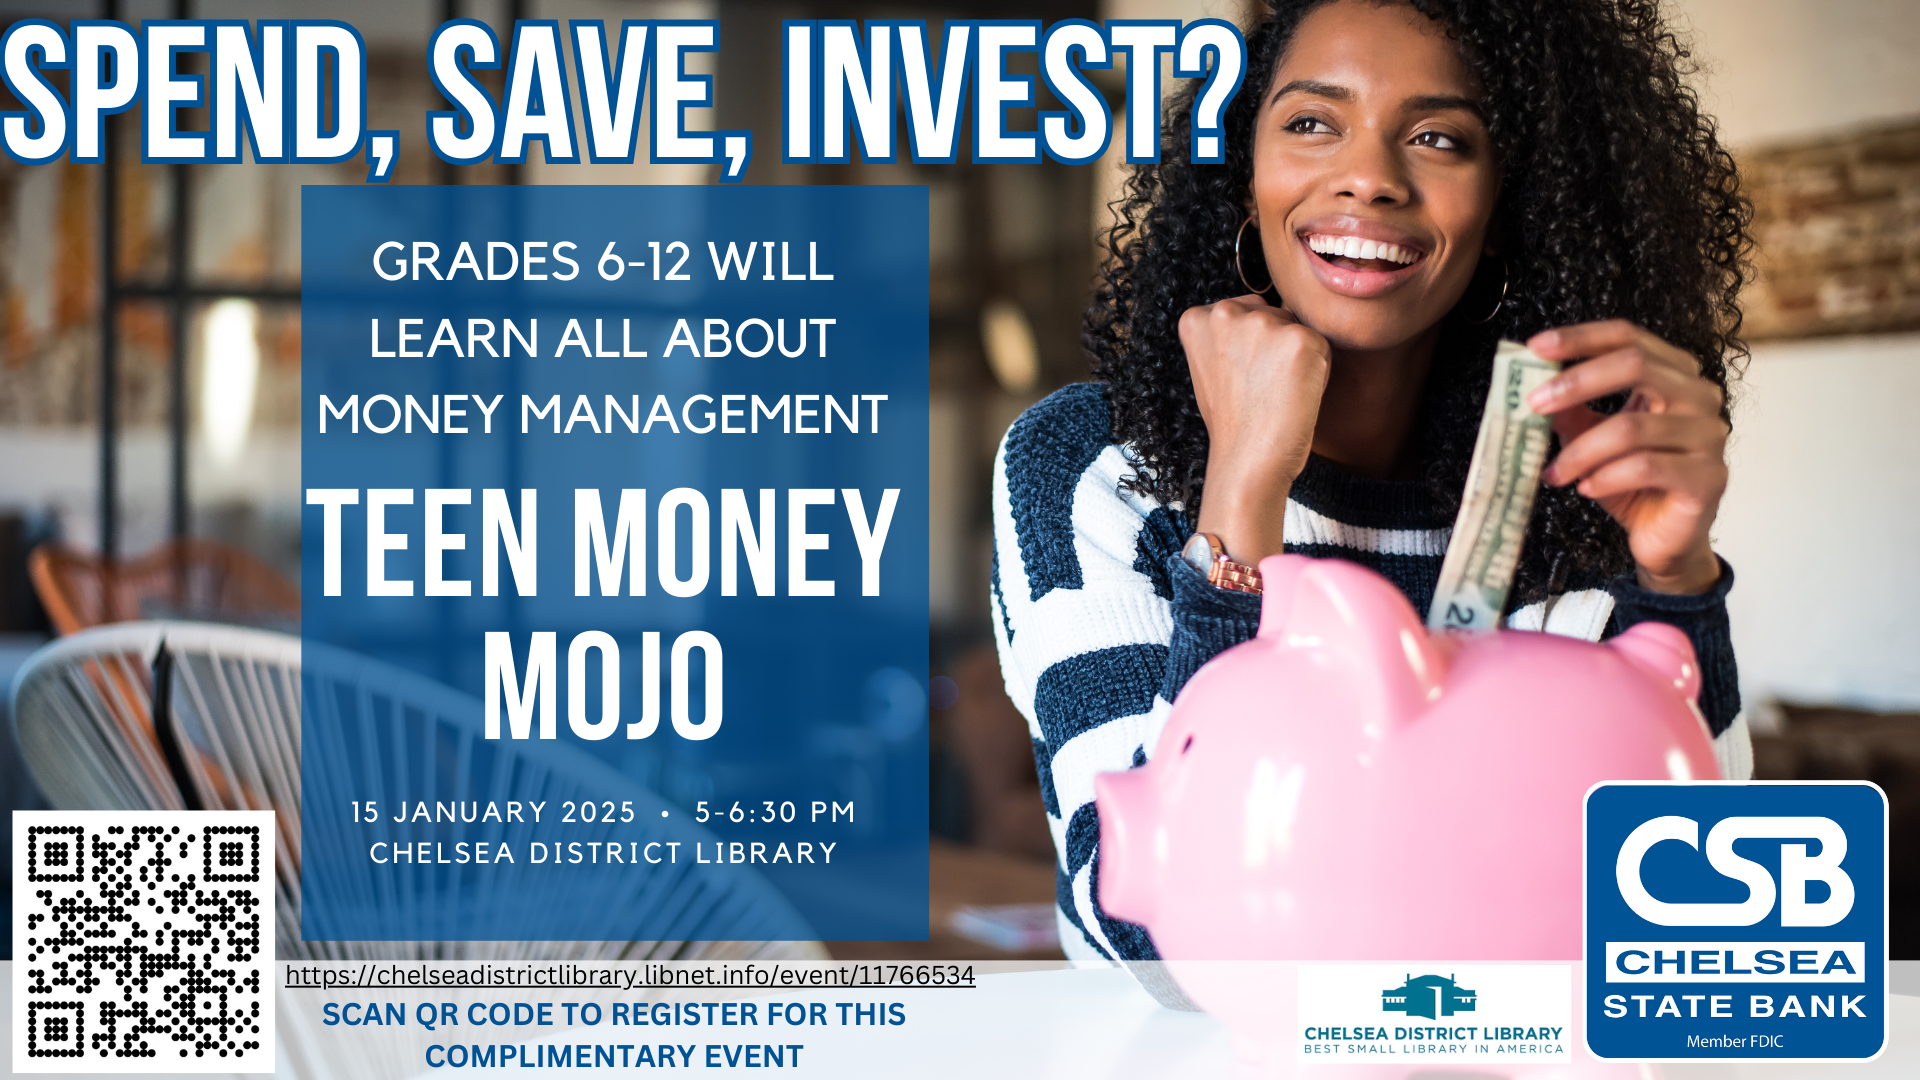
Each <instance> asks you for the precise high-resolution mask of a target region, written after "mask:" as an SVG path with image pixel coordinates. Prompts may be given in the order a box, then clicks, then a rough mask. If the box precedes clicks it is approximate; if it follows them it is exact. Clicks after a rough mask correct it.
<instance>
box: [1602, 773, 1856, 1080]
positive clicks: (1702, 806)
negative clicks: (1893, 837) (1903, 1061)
mask: <svg viewBox="0 0 1920 1080" xmlns="http://www.w3.org/2000/svg"><path fill="white" fill-rule="evenodd" d="M1585 863H1586V962H1587V974H1586V978H1587V1008H1586V1013H1587V1045H1588V1047H1589V1048H1590V1049H1591V1050H1592V1051H1593V1053H1594V1054H1595V1055H1597V1056H1599V1057H1605V1058H1636V1059H1653V1060H1680V1061H1685V1060H1700V1059H1728V1060H1742V1059H1744V1060H1752V1059H1759V1060H1773V1061H1789V1060H1793V1061H1812V1060H1821V1061H1824V1060H1859V1059H1863V1058H1871V1057H1874V1056H1876V1055H1877V1054H1879V1052H1880V1050H1881V1048H1882V1047H1883V1046H1884V1045H1885V1042H1886V1003H1885V995H1886V963H1887V804H1886V797H1885V796H1884V795H1883V794H1882V793H1881V791H1880V789H1879V788H1878V787H1875V786H1874V785H1872V784H1868V783H1791V784H1783V783H1760V784H1718V783H1714V784H1599V785H1596V786H1595V787H1594V788H1593V789H1592V790H1591V791H1589V792H1588V793H1587V802H1586V858H1585Z"/></svg>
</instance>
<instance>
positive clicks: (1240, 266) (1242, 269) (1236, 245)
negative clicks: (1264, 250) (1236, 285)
mask: <svg viewBox="0 0 1920 1080" xmlns="http://www.w3.org/2000/svg"><path fill="white" fill-rule="evenodd" d="M1251 224H1253V217H1252V216H1251V215H1249V216H1248V217H1247V220H1245V221H1243V222H1241V223H1240V231H1239V232H1237V233H1234V234H1233V270H1234V273H1236V274H1239V275H1240V284H1242V285H1245V286H1246V287H1247V291H1248V292H1250V293H1258V294H1260V295H1262V296H1265V295H1266V294H1267V292H1268V290H1270V289H1272V288H1273V274H1272V273H1268V274H1267V283H1266V284H1265V285H1263V286H1261V287H1260V288H1257V289H1256V288H1254V286H1253V282H1251V281H1248V280H1247V267H1246V264H1245V263H1243V262H1241V261H1240V239H1241V237H1244V236H1246V235H1247V226H1249V225H1251ZM1254 235H1255V236H1258V235H1260V230H1258V229H1255V230H1254ZM1262 261H1263V262H1264V260H1262Z"/></svg>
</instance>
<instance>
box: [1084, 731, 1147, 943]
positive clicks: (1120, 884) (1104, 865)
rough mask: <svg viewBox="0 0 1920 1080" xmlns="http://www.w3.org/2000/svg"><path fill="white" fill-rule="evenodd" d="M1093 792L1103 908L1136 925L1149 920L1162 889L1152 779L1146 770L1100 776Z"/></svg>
mask: <svg viewBox="0 0 1920 1080" xmlns="http://www.w3.org/2000/svg"><path fill="white" fill-rule="evenodd" d="M1093 793H1094V795H1093V797H1094V804H1095V806H1096V807H1097V808H1098V810H1099V814H1100V906H1101V907H1102V908H1103V909H1105V910H1106V912H1107V913H1108V914H1110V915H1113V916H1115V917H1117V918H1121V919H1125V920H1126V921H1128V922H1131V923H1146V922H1149V921H1151V920H1152V919H1153V916H1154V909H1155V907H1156V904H1155V901H1156V900H1157V899H1158V889H1159V875H1158V874H1156V873H1155V872H1154V862H1155V860H1154V857H1153V839H1152V832H1153V830H1154V829H1155V828H1156V823H1157V819H1158V814H1157V813H1156V807H1155V805H1154V803H1155V795H1154V790H1153V777H1152V775H1151V774H1150V773H1149V772H1148V771H1147V770H1146V769H1144V768H1141V769H1131V770H1128V771H1127V772H1114V773H1101V774H1100V775H1098V776H1096V777H1094V778H1093Z"/></svg>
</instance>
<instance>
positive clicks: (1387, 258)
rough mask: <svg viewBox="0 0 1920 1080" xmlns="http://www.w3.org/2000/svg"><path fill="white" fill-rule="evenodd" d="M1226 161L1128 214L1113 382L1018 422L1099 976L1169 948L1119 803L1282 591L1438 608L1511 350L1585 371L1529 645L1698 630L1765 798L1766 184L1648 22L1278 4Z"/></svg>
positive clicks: (1558, 9) (1521, 591)
mask: <svg viewBox="0 0 1920 1080" xmlns="http://www.w3.org/2000/svg"><path fill="white" fill-rule="evenodd" d="M1247 45H1248V54H1249V60H1248V71H1247V79H1246V83H1245V85H1244V86H1243V88H1242V90H1241V92H1240V94H1239V96H1238V97H1237V98H1236V99H1235V100H1234V102H1233V103H1232V105H1231V106H1230V107H1229V109H1228V111H1227V114H1226V116H1225V119H1224V124H1225V127H1226V133H1227V143H1228V149H1227V155H1226V160H1225V162H1224V163H1223V164H1221V165H1194V164H1191V163H1189V162H1188V161H1187V160H1186V159H1185V152H1186V147H1187V145H1188V142H1189V137H1190V131H1189V122H1190V121H1189V115H1190V112H1191V105H1192V101H1191V93H1189V95H1188V97H1186V98H1181V99H1177V100H1175V101H1174V102H1173V103H1172V104H1171V106H1170V107H1169V111H1168V121H1167V131H1166V139H1165V145H1164V147H1163V150H1162V160H1163V162H1164V163H1163V164H1159V165H1146V166H1141V167H1139V168H1138V169H1137V170H1136V171H1135V173H1134V174H1133V176H1132V177H1131V179H1130V180H1129V181H1128V186H1127V191H1126V197H1125V198H1124V199H1123V200H1122V201H1121V202H1120V204H1119V205H1118V210H1119V219H1118V221H1117V222H1116V224H1115V226H1114V228H1113V230H1112V232H1111V233H1110V235H1109V242H1110V245H1111V248H1112V258H1111V259H1110V260H1109V262H1108V263H1107V265H1106V267H1105V269H1104V271H1103V277H1102V281H1101V284H1100V287H1099V289H1098V290H1097V292H1096V296H1095V300H1094V303H1093V306H1092V307H1091V309H1090V310H1089V311H1088V314H1087V320H1086V332H1085V338H1084V340H1085V344H1086V346H1087V348H1088V350H1089V352H1090V353H1091V354H1092V356H1093V359H1094V370H1095V373H1096V374H1097V375H1098V377H1099V378H1100V379H1102V380H1103V381H1102V382H1100V383H1095V384H1088V385H1083V386H1074V387H1068V388H1066V389H1065V390H1062V391H1060V392H1059V393H1057V394H1055V395H1053V396H1052V397H1050V398H1048V399H1047V400H1046V401H1043V402H1042V403H1040V404H1039V405H1037V406H1035V407H1034V408H1033V409H1032V410H1030V411H1029V412H1028V413H1027V414H1026V415H1025V416H1023V417H1022V418H1021V419H1020V421H1019V422H1017V423H1016V424H1015V425H1014V426H1013V428H1012V429H1011V430H1010V431H1009V432H1008V434H1007V438H1006V441H1005V443H1004V445H1003V447H1002V451H1001V457H1000V461H999V463H998V467H997V470H996V482H995V491H994V508H995V522H996V547H995V556H996V558H995V573H994V581H993V585H994V603H995V610H996V613H997V614H998V615H999V619H998V627H997V634H998V637H999V644H1000V651H1001V662H1002V668H1003V671H1004V673H1005V675H1006V679H1007V686H1008V690H1009V692H1010V694H1011V695H1012V697H1013V699H1014V701H1015V703H1016V704H1017V705H1019V707H1020V708H1021V709H1022V711H1023V712H1024V713H1025V714H1026V716H1027V718H1028V721H1029V724H1030V727H1031V730H1032V735H1033V741H1034V752H1035V756H1036V758H1037V759H1038V761H1039V765H1040V776H1041V782H1042V789H1043V795H1044V796H1045V798H1046V802H1047V808H1048V812H1049V815H1050V821H1051V824H1052V826H1053V830H1054V836H1055V839H1056V841H1057V845H1058V848H1059V852H1060V857H1061V861H1060V866H1059V897H1060V905H1061V928H1062V937H1063V941H1064V943H1065V945H1066V948H1067V949H1068V952H1069V954H1071V955H1109V956H1118V957H1121V958H1150V957H1152V956H1153V955H1154V946H1153V943H1152V942H1151V940H1149V939H1148V938H1147V936H1146V934H1145V932H1144V931H1142V930H1141V929H1140V928H1139V927H1136V926H1132V925H1129V924H1127V923H1124V922H1120V921H1118V920H1115V919H1112V918H1110V917H1109V916H1108V915H1107V914H1106V913H1105V912H1104V911H1103V910H1102V909H1101V908H1100V906H1099V904H1098V902H1097V900H1096V897H1097V879H1098V852H1097V850H1096V849H1097V841H1098V837H1099V832H1100V829H1099V823H1098V820H1097V817H1096V814H1095V808H1094V805H1093V803H1092V801H1091V799H1092V777H1093V775H1094V774H1095V773H1097V772H1099V771H1102V770H1109V769H1123V768H1126V767H1128V766H1129V765H1137V764H1139V763H1141V762H1143V761H1144V760H1146V757H1147V755H1149V754H1151V753H1152V752H1153V750H1154V747H1155V743H1156V741H1157V739H1158V736H1159V732H1160V729H1161V727H1162V726H1163V725H1164V723H1165V720H1166V717H1167V714H1168V711H1169V709H1170V707H1171V705H1170V703H1171V702H1172V701H1173V700H1174V698H1175V697H1176V695H1177V694H1178V693H1179V691H1180V689H1181V687H1182V686H1183V685H1184V684H1185V682H1186V680H1187V678H1188V676H1190V675H1191V674H1192V673H1193V672H1194V670H1195V669H1197V668H1198V667H1199V666H1200V665H1201V664H1203V663H1205V662H1206V661H1207V660H1209V659H1211V658H1212V657H1213V656H1214V655H1216V654H1218V653H1219V652H1221V651H1222V650H1224V649H1226V648H1228V647H1231V646H1232V645H1234V644H1237V643H1239V642H1241V641H1244V640H1246V639H1247V638H1249V637H1251V636H1252V635H1253V633H1254V631H1255V629H1256V628H1257V625H1258V622H1259V602H1260V600H1259V595H1258V593H1259V590H1260V587H1261V582H1260V576H1259V572H1258V570H1257V569H1255V566H1256V564H1257V563H1258V562H1259V560H1260V559H1262V558H1263V557H1265V556H1267V555H1271V554H1275V553H1278V552H1281V551H1286V552H1293V553H1299V554H1306V555H1311V556H1315V557H1323V558H1340V559H1346V560H1350V561H1354V562H1358V563H1361V564H1362V565H1365V566H1368V567H1371V568H1372V569H1374V570H1377V571H1379V572H1380V573H1382V574H1384V575H1385V576H1386V577H1388V578H1389V579H1390V580H1392V581H1393V582H1394V583H1395V584H1396V585H1398V586H1399V587H1400V589H1401V590H1402V591H1403V592H1404V593H1405V594H1406V596H1407V598H1408V600H1409V601H1411V603H1412V604H1413V605H1414V607H1415V608H1416V609H1418V610H1421V611H1424V610H1425V609H1426V608H1427V607H1428V606H1429V604H1430V602H1431V600H1432V595H1433V590H1434V585H1435V581H1436V578H1437V577H1438V574H1439V568H1440V562H1441V557H1442V555H1443V554H1444V552H1445V550H1446V546H1447V541H1448V537H1449V533H1450V526H1451V524H1452V522H1453V518H1454V514H1455V511H1456V510H1457V509H1458V506H1459V502H1460V498H1461V491H1462V485H1463V483H1464V480H1465V476H1466V472H1467V467H1468V463H1469V460H1470V458H1471V455H1472V449H1473V441H1474V436H1475V433H1476V430H1477V426H1478V421H1479V417H1480V414H1481V410H1482V406H1483V403H1484V401H1485V399H1486V394H1487V386H1488V380H1489V378H1490V376H1491V365H1492V354H1493V350H1494V346H1495V343H1496V342H1497V341H1498V340H1499V339H1501V338H1503V337H1506V338H1525V339H1527V341H1528V344H1529V346H1530V347H1531V348H1532V349H1533V350H1534V351H1535V352H1536V353H1538V354H1539V355H1540V356H1542V357H1544V358H1547V359H1550V360H1557V361H1563V362H1566V364H1567V367H1566V370H1565V371H1564V372H1563V373H1562V374H1561V375H1559V376H1558V377H1556V378H1554V379H1552V380H1549V381H1548V382H1547V383H1546V384H1545V385H1544V386H1542V387H1541V388H1540V389H1539V390H1538V391H1536V392H1535V393H1534V394H1533V395H1532V396H1531V398H1530V399H1529V404H1530V405H1531V406H1532V407H1533V408H1534V409H1535V410H1536V411H1538V412H1540V413H1542V414H1547V415H1551V416H1552V417H1553V424H1554V432H1555V435H1556V442H1555V447H1554V450H1555V454H1554V457H1553V459H1552V461H1551V464H1550V465H1549V466H1548V468H1547V470H1546V474H1545V481H1546V483H1545V484H1543V486H1542V489H1541V491H1540V493H1539V498H1538V500H1537V503H1536V507H1537V509H1536V511H1535V513H1534V516H1533V519H1532V521H1531V524H1530V526H1529V529H1528V536H1527V542H1526V546H1525V549H1524V552H1523V555H1522V560H1521V564H1520V567H1519V569H1518V573H1517V575H1516V579H1515V583H1514V589H1513V591H1512V594H1511V596H1510V599H1509V601H1508V610H1507V611H1506V612H1505V613H1504V614H1505V616H1506V619H1507V625H1509V626H1510V627H1515V628H1524V629H1535V630H1540V629H1544V630H1548V631H1552V632H1557V633H1564V634H1569V635H1572V636H1578V637H1584V638H1588V639H1599V638H1602V637H1608V636H1611V635H1613V634H1617V633H1619V632H1620V631H1622V630H1624V629H1625V628H1627V627H1629V626H1632V625H1634V624H1635V623H1638V622H1642V621H1647V620H1657V621H1663V622H1667V623H1670V624H1672V625H1674V626H1676V627H1678V628H1680V629H1681V630H1683V631H1685V632H1686V633H1687V635H1688V636H1689V638H1690V639H1691V640H1692V642H1693V646H1694V650H1695V653H1696V655H1697V656H1698V658H1699V662H1700V667H1701V676H1702V692H1701V695H1700V707H1701V711H1702V712H1703V714H1704V715H1705V717H1706V719H1707V721H1708V725H1709V727H1710V729H1711V730H1712V732H1713V733H1714V734H1715V735H1716V736H1717V738H1716V743H1715V745H1716V749H1717V750H1718V751H1719V755H1720V763H1721V768H1722V771H1723V772H1724V773H1725V774H1726V775H1728V776H1729V777H1732V778H1739V777H1743V776H1745V775H1747V774H1748V773H1749V772H1750V771H1751V766H1750V750H1749V749H1748V742H1747V734H1746V728H1745V724H1744V722H1742V721H1741V720H1740V719H1739V717H1738V714H1739V708H1740V703H1739V696H1738V689H1737V681H1736V678H1735V666H1734V659H1733V653H1732V648H1731V645H1730V643H1729V640H1728V635H1727V622H1726V607H1725V596H1726V593H1727V590H1728V589H1729V588H1730V587H1731V585H1732V580H1733V577H1732V572H1731V569H1730V568H1729V567H1727V565H1726V564H1725V563H1724V562H1723V561H1721V560H1720V559H1719V558H1718V557H1717V556H1715V554H1714V553H1713V551H1712V549H1711V547H1710V546H1709V545H1708V530H1709V528H1710V526H1711V525H1712V522H1713V518H1714V514H1715V511H1716V509H1717V507H1718V505H1719V500H1720V496H1721V493H1722V491H1723V490H1724V489H1725V486H1726V466H1725V464H1724V461H1723V456H1722V452H1723V449H1724V446H1725V442H1726V437H1727V434H1728V424H1727V420H1726V417H1727V411H1726V382H1727V370H1728V367H1727V365H1728V362H1729V360H1734V359H1737V358H1739V357H1740V356H1742V355H1744V348H1743V346H1742V344H1741V342H1740V340H1739V338H1738V336H1737V334H1738V327H1739V310H1738V308H1737V307H1736V305H1735V302H1734V298H1735V295H1736V293H1737V291H1738V289H1739V286H1740V284H1741V282H1742V281H1743V279H1744V277H1745V275H1746V262H1745V259H1746V253H1747V250H1748V248H1749V246H1750V242H1749V238H1748V235H1747V223H1748V221H1749V218H1750V212H1749V210H1748V207H1747V204H1746V202H1745V200H1744V199H1743V198H1742V197H1741V196H1740V194H1739V191H1738V182H1737V178H1736V176H1735V174H1734V170H1733V164H1732V160H1731V158H1729V157H1728V156H1727V155H1726V154H1725V152H1723V151H1722V150H1721V149H1720V147H1719V145H1718V143H1717V141H1716V139H1715V136H1714V128H1713V124H1712V122H1711V121H1710V120H1709V119H1707V118H1705V117H1703V116H1701V115H1700V113H1699V109H1698V104H1697V102H1696V101H1695V99H1694V97H1693V95H1692V92H1691V91H1690V90H1688V89H1687V88H1686V86H1685V84H1684V82H1683V81H1682V76H1683V75H1684V73H1685V70H1686V53H1685V51H1684V49H1683V48H1682V47H1681V46H1680V45H1679V44H1678V43H1677V42H1676V40H1675V39H1674V38H1673V37H1672V35H1671V34H1670V33H1669V32H1668V31H1667V29H1666V28H1665V26H1664V25H1663V24H1662V22H1661V21H1660V17H1659V7H1658V4H1657V3H1655V2H1652V0H1567V2H1562V3H1555V4H1539V3H1536V2H1533V0H1525V2H1521V0H1512V2H1503V0H1476V2H1473V3H1466V2H1463V0H1462V2H1456V0H1402V2H1394V0H1280V2H1278V3H1276V4H1274V5H1273V8H1272V10H1271V11H1270V12H1269V13H1268V14H1267V16H1266V18H1265V19H1264V20H1263V21H1262V22H1261V23H1260V24H1259V25H1258V26H1256V27H1254V28H1253V29H1252V30H1251V31H1250V32H1249V33H1248V34H1247Z"/></svg>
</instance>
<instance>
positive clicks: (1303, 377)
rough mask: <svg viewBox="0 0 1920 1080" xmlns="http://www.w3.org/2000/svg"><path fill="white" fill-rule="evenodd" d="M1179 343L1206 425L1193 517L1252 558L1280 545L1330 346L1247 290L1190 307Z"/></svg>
mask: <svg viewBox="0 0 1920 1080" xmlns="http://www.w3.org/2000/svg"><path fill="white" fill-rule="evenodd" d="M1180 344H1181V345H1182V347H1184V349H1185V350H1186V354H1187V369H1188V371H1189V372H1190V373H1191V374H1192V377H1193V392H1194V397H1195V399H1196V401H1197V403H1198V405H1199V407H1200V416H1201V419H1202V420H1204V421H1205V422H1206V425H1207V442H1208V451H1207V477H1206V488H1205V495H1204V498H1203V499H1202V503H1201V510H1200V521H1199V522H1198V527H1199V529H1200V531H1202V532H1210V533H1214V534H1215V535H1217V536H1219V537H1220V539H1221V542H1222V543H1223V544H1224V545H1225V547H1226V548H1227V552H1228V554H1229V555H1231V556H1232V557H1233V558H1234V559H1236V560H1238V561H1240V562H1247V563H1252V562H1256V561H1258V560H1259V559H1261V558H1264V557H1265V556H1267V555H1271V554H1274V553H1276V552H1278V551H1280V550H1281V525H1282V523H1283V521H1284V519H1285V514H1286V500H1287V492H1288V490H1289V489H1290V488H1291V487H1292V485H1293V481H1294V478H1295V477H1297V476H1299V475H1300V471H1301V470H1302V469H1304V468H1306V464H1307V454H1308V451H1309V450H1310V449H1311V448H1312V446H1313V428H1314V423H1315V421H1316V419H1317V417H1318V416H1319V413H1320V397H1321V394H1322V393H1323V392H1324V391H1325V390H1326V387H1327V373H1328V371H1329V370H1330V364H1331V360H1332V355H1333V348H1332V346H1331V345H1329V344H1328V342H1327V339H1326V338H1325V337H1323V336H1321V335H1320V334H1319V333H1318V332H1317V331H1315V330H1312V329H1310V328H1308V327H1306V326H1303V325H1301V323H1300V322H1299V320H1297V319H1295V318H1294V317H1293V315H1292V314H1290V313H1289V312H1288V311H1287V310H1286V309H1284V308H1277V307H1274V306H1273V305H1272V304H1269V303H1267V302H1266V301H1265V300H1264V299H1262V298H1261V297H1259V296H1258V295H1255V294H1251V293H1249V294H1248V295H1246V296H1236V297H1234V298H1232V299H1230V300H1221V301H1219V302H1218V303H1213V304H1206V305H1203V306H1200V307H1194V308H1188V309H1187V310H1186V312H1185V313H1183V314H1182V315H1181V316H1180Z"/></svg>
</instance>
